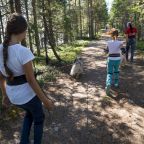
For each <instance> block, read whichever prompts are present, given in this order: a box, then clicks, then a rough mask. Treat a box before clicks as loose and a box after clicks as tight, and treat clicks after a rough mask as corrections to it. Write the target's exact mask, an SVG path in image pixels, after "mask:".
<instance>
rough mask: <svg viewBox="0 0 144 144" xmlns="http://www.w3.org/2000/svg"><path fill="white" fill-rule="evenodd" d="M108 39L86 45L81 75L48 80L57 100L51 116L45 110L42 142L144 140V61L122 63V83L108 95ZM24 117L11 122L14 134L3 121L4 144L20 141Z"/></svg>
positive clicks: (137, 143) (121, 143) (141, 143)
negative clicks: (125, 64) (21, 122)
mask: <svg viewBox="0 0 144 144" xmlns="http://www.w3.org/2000/svg"><path fill="white" fill-rule="evenodd" d="M105 44H106V41H105V40H100V41H92V42H91V43H90V44H89V46H88V47H86V48H84V50H83V52H82V58H83V60H84V75H83V76H82V77H81V78H80V79H79V81H76V80H73V79H71V78H70V77H69V76H65V75H62V76H61V77H60V78H58V79H57V82H56V83H48V84H47V85H46V86H45V91H46V92H47V93H48V94H50V95H51V96H52V97H53V98H54V99H55V100H56V101H57V102H56V108H55V110H54V112H53V114H52V115H51V116H50V115H49V114H48V112H47V111H46V121H45V128H44V139H43V144H144V122H143V117H144V85H143V84H144V71H143V69H144V66H143V62H142V61H140V60H139V59H137V60H136V62H135V63H134V64H133V65H130V64H127V66H126V67H125V68H123V69H121V73H120V88H119V89H118V90H116V89H114V88H113V89H112V93H113V94H112V96H111V97H107V96H106V95H105V90H104V89H105V79H106V56H105V54H104V52H103V49H104V48H105V46H106V45H105ZM20 121H21V120H17V121H15V122H14V124H15V127H16V128H13V127H12V126H11V125H10V124H8V128H9V131H11V134H10V135H11V137H10V136H9V135H8V130H7V129H6V128H5V129H4V128H1V126H0V134H1V135H3V139H2V140H3V142H0V144H15V143H16V142H14V141H13V140H12V139H13V137H14V136H13V135H14V134H15V137H16V138H15V141H16V139H18V138H17V136H18V135H19V129H20V124H19V123H20ZM11 123H12V122H11ZM12 125H13V123H12ZM7 137H8V138H9V139H7ZM4 138H5V139H4ZM8 141H9V143H8Z"/></svg>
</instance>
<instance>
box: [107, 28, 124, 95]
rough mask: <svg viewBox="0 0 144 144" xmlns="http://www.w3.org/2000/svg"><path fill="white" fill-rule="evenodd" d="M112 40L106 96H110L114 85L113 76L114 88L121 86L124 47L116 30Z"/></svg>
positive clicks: (109, 46)
mask: <svg viewBox="0 0 144 144" xmlns="http://www.w3.org/2000/svg"><path fill="white" fill-rule="evenodd" d="M111 37H112V40H111V41H108V44H107V47H108V52H109V56H108V60H107V78H106V94H107V95H109V94H110V88H111V84H112V76H113V74H114V86H115V87H118V86H119V66H120V61H121V57H120V49H121V47H122V45H123V42H122V41H118V40H117V37H118V31H117V30H116V29H112V30H111Z"/></svg>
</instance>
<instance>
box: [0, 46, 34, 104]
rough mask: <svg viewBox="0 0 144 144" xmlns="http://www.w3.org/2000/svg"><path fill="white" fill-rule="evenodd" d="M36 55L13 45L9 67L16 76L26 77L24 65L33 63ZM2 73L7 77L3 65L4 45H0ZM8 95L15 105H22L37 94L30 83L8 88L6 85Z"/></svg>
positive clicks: (9, 50)
mask: <svg viewBox="0 0 144 144" xmlns="http://www.w3.org/2000/svg"><path fill="white" fill-rule="evenodd" d="M33 59H34V55H33V54H32V52H31V51H30V49H28V48H26V47H24V46H22V45H21V44H15V45H11V46H9V48H8V61H7V66H8V67H9V68H10V70H11V71H12V72H13V75H14V76H20V75H24V74H25V73H24V70H23V65H24V64H26V63H28V62H29V61H32V60H33ZM0 72H1V73H2V74H3V75H4V76H6V72H5V68H4V65H3V45H2V44H1V45H0ZM6 93H7V95H8V97H9V99H10V101H11V103H13V104H17V105H21V104H25V103H27V102H29V101H30V100H31V99H32V98H33V97H34V96H35V95H36V94H35V92H34V91H33V89H32V88H31V86H30V85H29V84H28V83H25V84H21V85H17V86H8V85H6Z"/></svg>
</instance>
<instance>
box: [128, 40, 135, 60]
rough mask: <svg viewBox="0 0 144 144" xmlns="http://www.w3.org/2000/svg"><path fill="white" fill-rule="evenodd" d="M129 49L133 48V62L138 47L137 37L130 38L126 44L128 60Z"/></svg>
mask: <svg viewBox="0 0 144 144" xmlns="http://www.w3.org/2000/svg"><path fill="white" fill-rule="evenodd" d="M129 49H131V58H130V60H131V62H133V57H134V52H135V49H136V39H135V38H131V39H130V38H129V39H128V42H127V45H126V59H127V61H128V53H129Z"/></svg>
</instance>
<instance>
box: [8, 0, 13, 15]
mask: <svg viewBox="0 0 144 144" xmlns="http://www.w3.org/2000/svg"><path fill="white" fill-rule="evenodd" d="M9 6H10V12H11V13H14V0H10V1H9Z"/></svg>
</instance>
